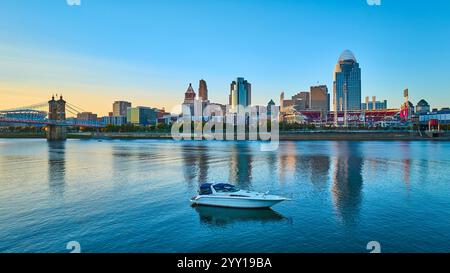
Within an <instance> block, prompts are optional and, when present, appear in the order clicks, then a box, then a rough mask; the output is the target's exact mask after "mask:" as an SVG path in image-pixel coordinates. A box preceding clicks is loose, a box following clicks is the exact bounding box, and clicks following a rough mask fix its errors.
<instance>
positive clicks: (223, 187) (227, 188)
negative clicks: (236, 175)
mask: <svg viewBox="0 0 450 273" xmlns="http://www.w3.org/2000/svg"><path fill="white" fill-rule="evenodd" d="M213 187H214V190H215V191H216V192H237V191H239V188H238V187H236V186H233V185H230V184H217V185H214V186H213Z"/></svg>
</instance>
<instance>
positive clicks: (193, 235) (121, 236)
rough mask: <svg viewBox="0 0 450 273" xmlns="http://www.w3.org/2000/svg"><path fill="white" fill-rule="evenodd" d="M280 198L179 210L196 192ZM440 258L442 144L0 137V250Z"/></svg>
mask: <svg viewBox="0 0 450 273" xmlns="http://www.w3.org/2000/svg"><path fill="white" fill-rule="evenodd" d="M203 182H230V183H233V184H235V185H238V186H239V187H241V188H244V189H252V190H257V191H263V192H265V191H269V190H270V192H271V193H273V194H279V195H283V196H286V197H290V198H292V201H287V202H284V203H281V204H279V205H276V206H275V207H273V210H236V209H219V208H205V207H203V208H201V207H197V208H193V207H191V206H190V204H189V199H190V197H192V196H193V195H195V193H196V191H197V188H198V186H199V184H200V183H203ZM69 241H77V242H79V243H80V245H81V251H82V252H368V250H366V245H367V243H368V242H369V241H378V242H379V243H380V244H381V251H383V252H423V251H439V252H442V251H443V252H449V251H450V142H333V141H323V142H322V141H311V142H307V141H306V142H281V143H280V147H279V149H278V150H277V151H274V152H261V151H260V144H259V143H257V142H194V141H188V142H175V141H169V140H167V141H166V140H134V141H133V140H131V141H121V140H114V141H109V140H103V141H97V140H68V141H66V142H60V143H59V142H56V143H47V141H45V140H40V139H36V140H35V139H32V140H22V139H10V140H8V139H0V252H69V251H68V250H67V249H66V245H67V243H68V242H69Z"/></svg>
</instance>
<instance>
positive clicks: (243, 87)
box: [229, 78, 252, 109]
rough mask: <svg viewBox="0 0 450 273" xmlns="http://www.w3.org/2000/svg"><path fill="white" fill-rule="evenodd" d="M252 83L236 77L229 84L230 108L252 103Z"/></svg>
mask: <svg viewBox="0 0 450 273" xmlns="http://www.w3.org/2000/svg"><path fill="white" fill-rule="evenodd" d="M251 97H252V85H251V84H250V83H249V82H248V81H246V80H244V78H237V79H236V80H235V81H233V82H232V83H231V86H230V99H229V103H230V105H231V108H232V109H235V108H236V107H237V106H238V105H240V106H243V107H247V106H249V105H251V104H252V100H251Z"/></svg>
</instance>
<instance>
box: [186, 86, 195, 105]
mask: <svg viewBox="0 0 450 273" xmlns="http://www.w3.org/2000/svg"><path fill="white" fill-rule="evenodd" d="M196 96H197V94H195V91H194V88H192V83H190V84H189V87H188V89H187V90H186V92H185V93H184V103H185V104H189V103H194V101H195V97H196Z"/></svg>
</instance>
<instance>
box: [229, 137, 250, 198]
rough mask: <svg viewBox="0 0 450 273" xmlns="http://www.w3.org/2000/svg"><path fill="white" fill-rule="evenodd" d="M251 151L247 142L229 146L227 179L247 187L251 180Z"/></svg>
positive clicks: (241, 186)
mask: <svg viewBox="0 0 450 273" xmlns="http://www.w3.org/2000/svg"><path fill="white" fill-rule="evenodd" d="M252 166H253V151H252V149H251V147H250V145H249V144H248V143H245V142H243V143H235V144H233V145H232V146H231V155H230V161H229V168H230V172H229V181H230V182H231V183H233V184H236V185H237V186H238V187H240V188H243V189H248V188H249V187H250V186H251V182H252Z"/></svg>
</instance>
